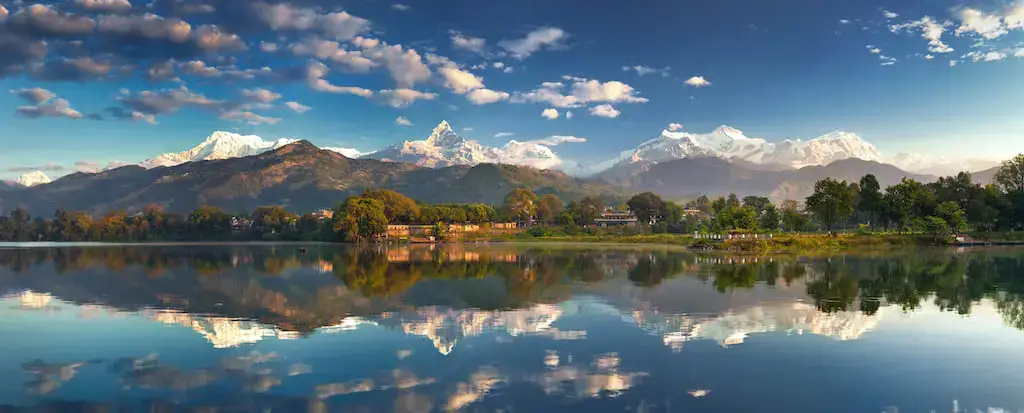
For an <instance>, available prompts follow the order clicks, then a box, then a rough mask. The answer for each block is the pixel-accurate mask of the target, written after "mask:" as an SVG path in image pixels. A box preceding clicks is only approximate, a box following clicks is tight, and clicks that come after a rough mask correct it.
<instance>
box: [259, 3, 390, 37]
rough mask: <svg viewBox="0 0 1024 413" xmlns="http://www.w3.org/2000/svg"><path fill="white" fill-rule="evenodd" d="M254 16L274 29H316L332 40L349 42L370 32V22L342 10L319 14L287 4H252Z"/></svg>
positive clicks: (314, 10) (315, 11) (313, 10)
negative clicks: (359, 35)
mask: <svg viewBox="0 0 1024 413" xmlns="http://www.w3.org/2000/svg"><path fill="white" fill-rule="evenodd" d="M253 8H254V9H255V10H256V15H257V17H258V18H259V19H260V20H261V21H263V22H264V23H266V24H267V26H269V27H270V28H271V29H273V30H317V31H319V32H321V33H322V34H323V35H325V36H327V37H330V38H332V39H334V40H349V39H352V38H354V37H356V36H357V35H358V34H360V33H365V32H368V31H369V30H370V21H369V20H366V19H364V18H361V17H357V16H353V15H351V14H349V13H348V12H345V11H340V12H335V13H329V14H321V13H320V12H318V11H317V10H316V9H312V8H304V7H295V6H293V5H291V4H288V3H277V4H267V3H263V2H256V3H254V4H253Z"/></svg>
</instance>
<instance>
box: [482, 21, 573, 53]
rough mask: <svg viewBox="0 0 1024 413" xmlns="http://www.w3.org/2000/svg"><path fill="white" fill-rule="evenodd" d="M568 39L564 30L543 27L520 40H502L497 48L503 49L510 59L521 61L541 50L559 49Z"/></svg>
mask: <svg viewBox="0 0 1024 413" xmlns="http://www.w3.org/2000/svg"><path fill="white" fill-rule="evenodd" d="M567 37H568V34H567V33H565V31H564V30H562V29H559V28H557V27H544V28H540V29H537V30H534V31H532V32H530V33H528V34H527V35H526V37H524V38H522V39H516V40H502V41H500V42H498V46H499V47H501V48H502V49H505V51H507V52H508V53H509V54H510V55H511V56H512V57H514V58H516V59H519V60H522V59H525V58H527V57H529V56H530V55H531V54H533V53H535V52H537V51H540V50H541V49H545V48H547V49H551V48H557V47H560V46H561V44H562V41H563V40H565V38H567Z"/></svg>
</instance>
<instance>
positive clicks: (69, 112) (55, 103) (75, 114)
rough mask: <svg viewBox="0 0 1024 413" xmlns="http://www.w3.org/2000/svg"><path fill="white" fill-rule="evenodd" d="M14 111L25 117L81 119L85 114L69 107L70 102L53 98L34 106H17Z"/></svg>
mask: <svg viewBox="0 0 1024 413" xmlns="http://www.w3.org/2000/svg"><path fill="white" fill-rule="evenodd" d="M14 111H15V112H16V113H17V114H19V115H21V116H24V117H26V118H33V119H34V118H39V117H56V118H68V119H82V118H84V117H85V116H83V115H82V113H81V112H79V111H77V110H74V109H72V108H71V104H70V103H68V101H67V100H65V99H60V98H57V99H53V100H50V101H47V102H43V103H40V104H38V105H35V106H19V107H17V108H15V109H14Z"/></svg>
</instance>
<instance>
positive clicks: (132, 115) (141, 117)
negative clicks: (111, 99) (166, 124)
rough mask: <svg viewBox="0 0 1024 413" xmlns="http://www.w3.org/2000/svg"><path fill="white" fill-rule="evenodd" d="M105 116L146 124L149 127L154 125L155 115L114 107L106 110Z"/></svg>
mask: <svg viewBox="0 0 1024 413" xmlns="http://www.w3.org/2000/svg"><path fill="white" fill-rule="evenodd" d="M107 114H108V115H110V117H112V118H114V119H119V120H129V121H139V122H146V123H148V124H151V125H156V116H155V115H152V114H147V113H142V112H139V111H137V110H127V109H125V108H121V107H116V106H115V107H109V108H107Z"/></svg>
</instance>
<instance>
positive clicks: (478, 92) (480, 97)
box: [466, 89, 510, 105]
mask: <svg viewBox="0 0 1024 413" xmlns="http://www.w3.org/2000/svg"><path fill="white" fill-rule="evenodd" d="M509 96H510V95H509V94H508V93H506V92H502V91H498V90H491V89H475V90H473V91H471V92H469V93H468V94H466V100H468V101H469V102H470V103H472V104H474V105H487V104H491V103H496V102H500V101H503V100H506V99H508V98H509Z"/></svg>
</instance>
